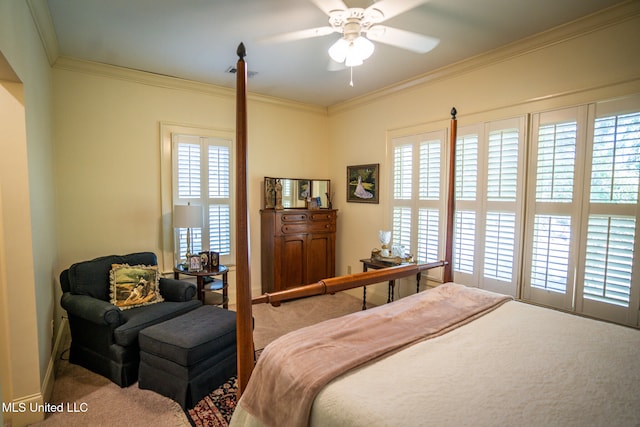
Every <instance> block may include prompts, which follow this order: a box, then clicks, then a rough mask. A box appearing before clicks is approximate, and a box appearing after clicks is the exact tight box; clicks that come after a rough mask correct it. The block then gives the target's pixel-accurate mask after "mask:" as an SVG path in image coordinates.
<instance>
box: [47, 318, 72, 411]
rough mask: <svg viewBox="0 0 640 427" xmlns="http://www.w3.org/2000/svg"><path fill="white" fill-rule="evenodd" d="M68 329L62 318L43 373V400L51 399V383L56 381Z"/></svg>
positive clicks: (67, 323) (65, 319) (66, 322)
mask: <svg viewBox="0 0 640 427" xmlns="http://www.w3.org/2000/svg"><path fill="white" fill-rule="evenodd" d="M68 330H69V321H68V320H67V318H66V317H63V318H62V321H61V322H60V327H58V333H57V334H56V339H55V341H54V343H53V349H52V350H51V357H50V358H49V363H48V365H47V372H46V373H45V375H44V382H43V383H42V394H43V396H44V401H45V402H50V401H51V395H52V394H53V385H54V383H55V381H56V368H57V367H58V363H59V361H60V355H61V354H62V352H63V351H64V350H65V348H64V343H65V342H66V337H67V334H68Z"/></svg>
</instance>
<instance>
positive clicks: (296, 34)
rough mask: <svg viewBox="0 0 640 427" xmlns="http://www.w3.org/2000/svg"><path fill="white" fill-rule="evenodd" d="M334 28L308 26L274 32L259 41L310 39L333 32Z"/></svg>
mask: <svg viewBox="0 0 640 427" xmlns="http://www.w3.org/2000/svg"><path fill="white" fill-rule="evenodd" d="M334 31H335V30H334V29H333V28H331V27H329V26H326V27H317V28H308V29H306V30H300V31H292V32H289V33H282V34H276V35H273V36H267V37H263V38H261V39H259V40H258V41H259V42H260V43H285V42H292V41H296V40H303V39H310V38H313V37H322V36H326V35H328V34H331V33H333V32H334Z"/></svg>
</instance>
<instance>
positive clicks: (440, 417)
mask: <svg viewBox="0 0 640 427" xmlns="http://www.w3.org/2000/svg"><path fill="white" fill-rule="evenodd" d="M238 55H239V60H238V66H237V70H238V73H237V74H238V83H237V91H238V92H237V116H238V119H237V120H238V122H237V130H236V132H237V134H236V143H237V144H238V150H237V152H238V159H237V160H238V164H237V170H238V174H239V179H238V180H237V182H238V184H237V185H238V186H237V188H236V193H237V197H238V199H237V202H236V204H237V209H238V218H239V220H238V221H237V224H238V230H237V233H236V236H237V237H236V238H237V241H236V245H237V248H238V262H237V276H236V277H237V313H238V315H237V319H238V327H237V331H238V387H239V393H238V394H239V396H238V397H239V398H240V400H239V402H238V406H237V408H236V411H235V413H234V415H233V418H232V421H231V425H233V426H261V425H268V426H270V425H274V426H281V425H287V426H298V425H300V426H304V425H316V426H325V425H332V426H334V425H335V426H340V425H344V426H358V425H362V426H365V425H366V426H371V425H375V426H384V425H563V426H565V425H640V363H638V350H639V349H640V331H638V330H636V329H632V328H627V327H624V326H619V325H614V324H610V323H605V322H601V321H595V320H591V319H587V318H583V317H579V316H576V315H572V314H565V313H561V312H559V311H554V310H550V309H546V308H541V307H536V306H532V305H529V304H525V303H522V302H518V301H514V300H512V299H511V298H510V297H507V296H504V295H499V294H495V293H491V292H487V291H483V290H479V289H475V288H469V287H466V286H462V285H456V284H455V283H449V282H451V263H450V262H449V261H448V260H450V259H451V252H452V235H453V232H452V229H453V194H452V192H453V188H454V185H453V181H452V180H453V176H454V173H453V166H454V165H453V161H454V159H455V152H452V153H450V161H451V163H450V165H449V180H450V185H449V188H450V189H451V190H450V191H449V194H448V204H447V206H448V208H447V209H448V215H447V217H448V220H447V238H446V249H445V260H443V261H441V262H438V263H433V264H423V265H407V266H399V267H392V268H388V269H382V270H375V271H370V272H367V273H359V274H355V275H350V276H344V277H339V278H331V279H326V280H323V281H320V282H318V283H315V284H309V285H307V286H303V287H300V288H296V289H292V290H287V291H283V292H278V293H274V294H266V295H262V296H259V297H256V298H252V296H251V286H250V278H249V273H248V271H249V266H248V240H247V239H248V223H247V222H246V217H247V216H246V213H247V212H246V194H247V192H246V143H247V138H246V64H245V63H244V55H245V52H244V47H243V46H242V45H241V46H240V47H239V49H238ZM455 129H456V123H455V110H454V111H453V112H452V126H451V141H454V140H455ZM450 145H451V146H452V147H451V148H452V149H454V147H453V146H455V144H450ZM430 268H444V269H445V270H444V278H445V280H444V281H445V284H444V285H441V286H438V287H436V288H434V289H432V290H429V291H424V292H420V293H418V294H415V295H413V296H410V297H405V298H403V299H401V300H398V301H395V302H392V303H390V304H386V305H384V306H381V307H377V308H375V309H371V310H367V311H363V312H360V313H354V314H352V315H349V316H344V317H342V318H338V319H332V320H329V321H326V322H322V323H320V324H317V325H313V326H310V327H307V328H303V329H301V330H298V331H294V332H292V333H290V334H288V335H285V336H284V337H281V338H279V339H278V340H276V341H274V342H273V343H271V344H269V345H268V346H267V347H266V348H265V350H264V352H263V353H262V355H261V356H260V358H259V360H258V363H257V365H255V369H254V353H253V341H252V334H251V331H252V329H251V327H252V316H251V305H252V303H272V304H274V305H277V304H279V302H280V301H284V300H287V299H290V298H299V297H303V296H304V297H306V296H313V295H320V294H324V293H332V292H339V291H342V290H346V289H351V288H354V287H358V286H363V285H367V284H371V283H380V282H384V281H386V280H389V279H390V278H400V277H406V276H410V275H414V274H415V273H416V272H417V271H423V270H425V269H430ZM559 324H561V325H562V328H558V325H559ZM250 379H251V380H250Z"/></svg>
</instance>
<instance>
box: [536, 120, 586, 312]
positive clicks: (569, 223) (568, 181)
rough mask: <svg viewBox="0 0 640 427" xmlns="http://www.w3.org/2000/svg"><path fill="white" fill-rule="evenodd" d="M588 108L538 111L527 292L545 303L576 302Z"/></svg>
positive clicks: (563, 303)
mask: <svg viewBox="0 0 640 427" xmlns="http://www.w3.org/2000/svg"><path fill="white" fill-rule="evenodd" d="M585 114H586V108H584V107H576V108H568V109H565V110H558V111H551V112H546V113H540V114H534V115H533V117H532V137H531V141H532V147H531V148H532V156H531V157H530V162H531V163H530V166H529V169H530V170H531V171H533V173H534V174H535V175H534V176H535V180H532V181H531V185H530V187H529V188H530V189H531V191H530V192H529V210H528V212H527V218H528V221H527V225H528V229H527V230H526V236H527V237H526V238H525V241H528V242H530V244H529V245H527V247H526V252H527V254H526V256H525V259H526V266H525V272H524V284H523V296H524V298H525V299H531V300H533V301H535V302H539V303H542V304H546V305H550V306H554V307H559V308H565V309H569V308H571V305H572V303H573V300H572V299H573V292H574V288H575V283H574V282H575V280H574V278H575V274H574V270H575V268H576V259H575V256H576V253H577V239H576V236H578V235H579V225H580V220H579V217H578V215H579V212H580V205H581V203H582V194H583V193H584V191H583V188H584V187H583V184H582V182H581V179H582V175H583V173H582V172H581V171H582V170H583V168H582V167H581V166H580V167H578V166H579V165H580V159H584V155H585V152H584V145H585V144H584V143H583V144H579V143H578V141H579V138H580V137H582V138H584V135H585V131H584V130H581V129H582V128H583V127H584V126H585V125H586V117H585Z"/></svg>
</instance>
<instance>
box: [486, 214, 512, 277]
mask: <svg viewBox="0 0 640 427" xmlns="http://www.w3.org/2000/svg"><path fill="white" fill-rule="evenodd" d="M515 228H516V215H515V213H514V212H488V213H487V225H486V227H485V241H484V242H485V247H484V277H487V278H490V279H496V280H504V281H506V282H511V280H512V279H513V261H514V254H515V237H516V236H515V233H516V230H515Z"/></svg>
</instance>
